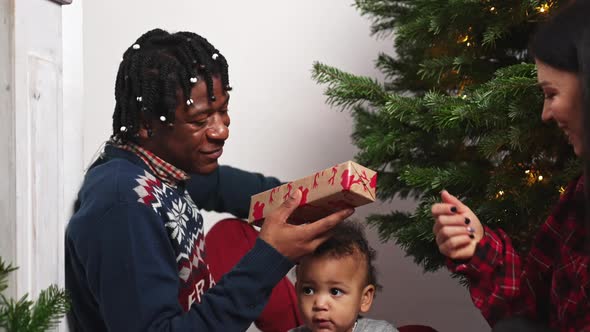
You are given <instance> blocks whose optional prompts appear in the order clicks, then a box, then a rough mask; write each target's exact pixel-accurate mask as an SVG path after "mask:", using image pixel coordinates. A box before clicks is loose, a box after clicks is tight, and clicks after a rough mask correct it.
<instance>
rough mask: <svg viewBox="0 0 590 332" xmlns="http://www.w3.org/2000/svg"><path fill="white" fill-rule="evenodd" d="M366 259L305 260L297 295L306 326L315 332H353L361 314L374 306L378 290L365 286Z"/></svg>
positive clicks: (356, 254) (302, 264) (356, 255)
mask: <svg viewBox="0 0 590 332" xmlns="http://www.w3.org/2000/svg"><path fill="white" fill-rule="evenodd" d="M366 264H367V263H366V262H365V260H364V258H363V257H362V256H361V255H360V254H358V253H355V254H353V255H347V256H344V257H338V258H335V257H330V256H329V255H327V256H320V257H306V258H304V259H303V260H301V262H300V265H299V266H298V267H297V284H296V287H297V296H298V298H299V309H300V311H301V314H302V316H303V320H304V322H305V325H306V326H307V327H308V328H310V329H311V330H312V331H313V332H317V331H324V332H326V331H333V332H350V331H352V328H353V327H354V323H355V321H356V319H357V316H358V314H359V313H362V312H367V311H368V310H369V309H370V307H371V302H372V300H373V295H374V292H375V287H374V286H373V285H368V286H365V285H366V278H367V268H366Z"/></svg>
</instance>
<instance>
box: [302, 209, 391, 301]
mask: <svg viewBox="0 0 590 332" xmlns="http://www.w3.org/2000/svg"><path fill="white" fill-rule="evenodd" d="M331 232H332V237H330V238H329V239H328V240H327V241H325V242H324V243H322V244H321V245H320V246H319V247H317V248H316V250H315V251H314V252H313V253H312V254H311V255H310V256H311V257H325V256H330V257H334V258H341V257H345V256H351V255H354V254H356V253H358V254H359V255H361V256H362V257H363V258H364V261H365V262H366V267H367V269H366V270H367V280H366V285H373V286H375V289H376V290H381V288H382V287H381V285H379V284H378V283H377V270H376V269H375V265H374V262H375V258H376V256H377V252H376V251H375V249H373V248H372V247H371V246H370V245H369V241H367V237H366V235H365V230H364V227H363V225H361V224H360V223H359V222H355V221H351V220H346V221H343V222H341V223H340V224H338V225H337V226H336V227H334V228H333V229H332V231H331Z"/></svg>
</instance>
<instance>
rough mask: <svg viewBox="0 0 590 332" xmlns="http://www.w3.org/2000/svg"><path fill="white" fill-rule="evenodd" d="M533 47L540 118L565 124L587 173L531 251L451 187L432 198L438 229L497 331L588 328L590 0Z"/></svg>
mask: <svg viewBox="0 0 590 332" xmlns="http://www.w3.org/2000/svg"><path fill="white" fill-rule="evenodd" d="M530 52H531V54H532V56H533V58H534V60H535V64H536V66H537V76H538V81H539V86H540V88H541V89H542V90H543V94H544V96H545V102H544V105H543V112H542V115H541V116H542V119H543V120H544V121H555V123H556V124H557V125H558V126H559V128H561V129H562V130H563V132H564V133H565V135H566V136H567V137H568V139H569V142H570V144H571V145H572V146H573V149H574V152H575V154H576V155H577V156H578V157H580V158H582V160H583V161H584V164H585V167H584V174H582V175H581V176H580V177H578V178H576V179H574V180H573V181H572V182H571V183H570V185H569V186H568V187H567V189H566V191H565V193H563V195H562V196H561V198H560V200H559V203H558V204H557V205H556V207H555V209H554V210H553V211H552V213H551V215H550V216H549V218H548V219H547V221H546V222H545V223H544V224H543V225H542V226H541V228H540V229H539V230H538V233H537V235H536V237H535V241H534V243H533V246H532V248H531V250H530V252H529V253H528V254H527V255H520V254H519V253H517V252H516V251H515V249H514V247H513V246H512V243H511V240H510V238H509V237H508V236H507V235H506V233H505V232H504V231H502V230H501V229H495V230H492V229H490V228H488V227H487V226H482V224H481V222H480V221H479V219H478V218H477V216H476V215H475V214H474V213H473V212H472V211H471V209H470V208H469V207H467V206H465V205H464V204H462V203H461V201H459V200H458V199H457V198H456V197H455V196H453V195H451V194H449V193H448V192H447V191H443V192H442V193H441V198H442V203H437V204H434V205H433V206H432V214H433V216H434V218H435V224H434V227H433V231H434V233H435V236H436V242H437V244H438V247H439V250H440V252H441V253H443V254H444V255H445V256H447V257H448V258H449V260H448V266H449V268H450V269H451V270H452V271H453V272H457V273H461V274H463V275H465V276H466V277H467V278H468V280H469V284H470V292H471V297H472V300H473V302H474V304H475V305H476V306H477V307H478V308H479V309H480V310H481V312H482V314H483V315H484V317H485V318H486V319H487V321H488V322H489V323H490V325H492V326H493V331H590V301H589V296H590V253H589V250H590V223H589V222H588V219H589V216H588V214H587V213H586V210H587V207H588V206H590V203H589V202H590V195H589V194H588V190H589V189H590V185H589V184H588V181H589V177H588V174H589V172H590V160H589V158H588V157H589V147H590V114H589V112H590V1H583V0H578V1H574V2H571V3H570V4H569V5H567V6H566V7H565V8H563V9H562V10H561V11H559V12H558V13H557V14H556V15H555V16H554V17H553V18H552V19H550V20H549V21H548V22H547V23H545V24H544V25H542V26H541V27H540V29H539V30H538V32H537V33H536V34H535V36H534V38H533V39H532V41H531V44H530Z"/></svg>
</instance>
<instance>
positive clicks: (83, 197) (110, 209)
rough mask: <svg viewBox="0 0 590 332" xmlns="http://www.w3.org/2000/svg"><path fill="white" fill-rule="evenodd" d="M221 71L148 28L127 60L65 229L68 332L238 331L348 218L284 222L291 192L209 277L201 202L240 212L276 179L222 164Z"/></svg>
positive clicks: (201, 54)
mask: <svg viewBox="0 0 590 332" xmlns="http://www.w3.org/2000/svg"><path fill="white" fill-rule="evenodd" d="M227 69H228V66H227V62H226V60H225V58H224V57H223V55H221V53H220V52H219V51H218V50H217V49H215V47H213V46H212V45H211V44H210V43H209V42H208V41H207V40H205V39H204V38H203V37H201V36H199V35H197V34H194V33H189V32H178V33H173V34H170V33H168V32H166V31H164V30H160V29H155V30H152V31H149V32H147V33H146V34H144V35H143V36H141V37H140V38H139V39H138V40H137V41H136V42H135V43H134V44H133V45H132V46H131V47H130V48H129V49H128V50H127V51H126V52H125V54H124V55H123V60H122V62H121V64H120V67H119V71H118V74H117V79H116V86H115V100H116V105H115V111H114V114H113V134H112V136H111V139H110V140H109V142H108V144H107V145H106V147H105V150H104V152H103V153H102V155H101V156H100V157H99V158H98V159H97V160H96V161H95V162H94V163H93V165H92V166H91V167H90V169H89V170H88V172H87V174H86V176H85V179H84V183H83V184H82V187H81V189H80V192H79V194H78V200H77V203H76V211H75V213H74V215H73V216H72V219H71V220H70V223H69V224H68V228H67V230H66V244H65V247H66V288H67V290H68V292H69V293H70V296H71V299H72V310H71V312H70V315H69V322H70V325H71V326H70V327H71V328H72V329H73V330H76V331H105V330H109V331H244V330H246V329H247V328H248V326H250V324H251V323H252V322H253V321H254V320H255V319H256V318H257V317H258V316H259V315H260V313H261V312H262V310H263V308H264V306H265V304H266V302H267V300H268V297H269V295H270V293H271V291H272V289H273V287H274V286H275V285H276V284H277V283H278V282H279V281H280V280H281V279H282V278H283V277H284V276H285V274H286V273H287V272H288V271H289V270H290V269H291V267H293V264H294V263H295V262H297V261H298V260H299V259H300V258H301V257H302V256H304V255H306V254H308V253H311V252H312V251H313V250H314V249H315V248H316V247H317V246H318V245H320V244H321V243H323V242H324V241H325V240H326V239H327V238H328V237H329V234H328V231H329V230H330V229H331V228H332V227H334V226H335V225H336V224H338V223H339V222H341V221H342V220H344V219H345V218H346V217H348V216H350V215H351V214H352V213H353V210H352V209H347V210H342V211H339V212H337V213H334V214H332V215H330V216H328V217H326V218H324V219H321V220H318V221H315V222H313V223H309V224H305V225H300V226H295V225H291V224H288V223H287V219H288V217H289V216H290V214H291V213H292V212H293V211H294V209H295V208H296V207H297V206H298V205H299V201H300V199H301V193H300V192H299V191H297V192H296V193H295V194H293V196H292V197H291V198H290V199H288V200H287V201H286V202H285V203H284V204H283V205H282V206H281V207H280V208H279V209H278V210H277V211H276V212H274V213H273V214H271V215H269V216H268V217H267V218H266V221H265V223H264V225H263V226H262V229H261V231H260V234H259V236H258V239H257V240H256V242H255V244H254V247H253V248H252V249H251V250H250V251H249V252H248V253H246V254H245V256H244V257H243V258H242V259H241V260H240V262H238V264H237V265H236V266H235V267H234V268H233V269H232V270H231V271H230V272H228V273H227V274H225V275H224V276H223V277H222V278H221V279H220V280H219V281H218V282H217V283H216V282H215V281H214V279H213V277H212V276H211V273H210V271H209V262H208V261H207V255H206V248H205V247H204V236H203V218H202V216H201V214H200V213H199V208H206V209H213V210H218V211H226V212H231V213H234V214H236V215H238V216H245V213H246V212H244V211H247V207H246V206H247V199H246V198H247V197H249V196H250V194H252V193H255V192H257V191H261V190H264V189H268V188H270V187H273V186H275V185H277V184H278V181H277V180H276V179H274V178H266V177H263V176H261V175H260V174H254V173H248V172H244V171H241V170H238V169H235V168H230V167H219V165H218V162H217V160H218V158H219V157H220V156H221V154H222V152H223V145H224V142H225V140H226V139H227V138H228V136H229V130H228V126H229V123H230V118H229V114H228V102H229V93H228V92H229V91H230V86H229V79H228V73H227ZM189 174H191V176H189ZM192 174H195V175H192ZM228 179H229V180H228ZM189 192H190V193H189ZM191 196H192V198H191ZM193 198H194V199H193ZM195 202H196V203H195ZM245 202H246V203H245ZM198 207H199V208H198ZM228 245H231V244H228Z"/></svg>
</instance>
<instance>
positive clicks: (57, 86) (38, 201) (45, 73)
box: [28, 56, 63, 297]
mask: <svg viewBox="0 0 590 332" xmlns="http://www.w3.org/2000/svg"><path fill="white" fill-rule="evenodd" d="M60 75H61V73H60V71H59V66H58V65H57V64H55V63H54V62H52V61H49V60H46V59H42V58H39V57H36V56H29V96H28V101H29V110H30V117H29V119H30V130H29V133H30V142H31V146H30V150H29V153H30V155H29V160H30V162H31V173H30V176H31V177H30V180H31V181H30V184H31V201H30V207H31V229H30V231H31V238H30V241H31V242H30V243H31V247H30V248H31V256H30V259H31V271H30V273H31V277H32V278H31V282H32V284H31V293H32V294H33V295H34V296H35V297H36V296H37V294H38V293H39V291H40V290H42V289H44V288H46V287H47V286H48V285H50V284H57V283H58V282H59V276H60V275H61V273H60V270H59V269H61V268H63V266H60V265H61V264H58V261H59V258H60V257H61V256H62V255H63V253H62V252H61V251H60V250H58V249H59V248H60V246H59V245H58V243H57V241H63V232H62V230H61V227H60V225H62V224H63V223H61V222H60V220H61V218H62V216H63V212H62V208H63V204H62V201H61V200H62V198H63V181H62V176H61V171H60V168H61V167H63V165H61V161H62V160H63V158H62V156H61V154H62V151H61V146H62V143H63V142H62V139H61V136H62V134H61V133H62V131H61V122H62V121H61V96H62V94H61V78H60Z"/></svg>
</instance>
